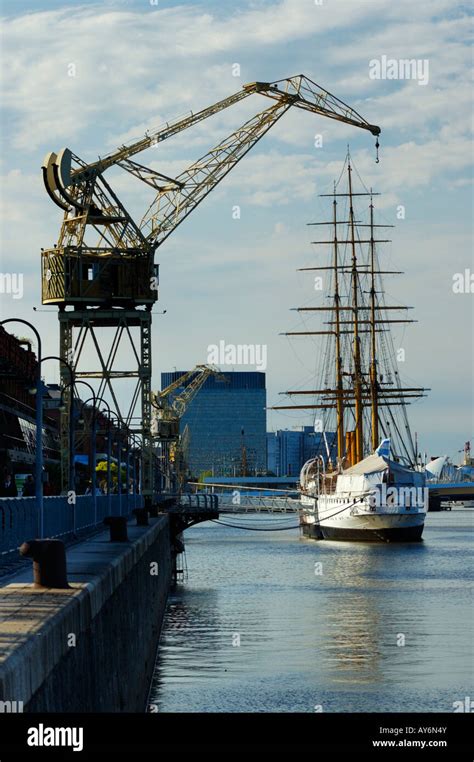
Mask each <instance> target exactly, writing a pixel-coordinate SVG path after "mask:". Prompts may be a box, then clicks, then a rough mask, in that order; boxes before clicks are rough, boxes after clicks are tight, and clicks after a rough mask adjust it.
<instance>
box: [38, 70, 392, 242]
mask: <svg viewBox="0 0 474 762" xmlns="http://www.w3.org/2000/svg"><path fill="white" fill-rule="evenodd" d="M256 93H257V94H260V95H263V96H266V97H267V98H270V99H272V100H273V101H274V102H275V103H274V104H273V105H272V106H271V107H269V108H268V109H265V110H263V111H261V112H260V113H258V114H257V115H256V116H254V117H252V118H251V119H249V120H248V121H247V122H246V123H245V124H243V125H242V126H241V127H239V128H238V129H237V130H235V131H234V132H233V133H232V134H231V135H229V136H228V137H227V138H226V139H225V140H223V141H221V142H220V143H219V144H218V145H217V146H215V147H214V148H213V149H211V151H209V152H208V153H207V154H205V155H204V156H203V157H201V158H200V159H199V160H198V161H197V162H194V163H193V164H192V165H191V166H190V167H188V169H187V170H185V171H184V172H182V173H181V174H180V175H179V176H178V177H177V178H170V177H167V176H166V175H163V174H161V173H159V172H156V171H155V170H152V169H150V168H148V167H144V166H142V165H140V164H138V163H136V162H134V161H132V157H133V156H135V155H136V154H138V153H140V152H141V151H144V150H146V149H148V148H151V147H152V146H155V145H157V144H158V143H160V142H162V141H164V140H166V139H167V138H169V137H171V136H173V135H176V134H177V133H179V132H182V131H183V130H186V129H188V128H189V127H192V126H193V125H195V124H197V123H198V122H201V121H203V120H204V119H207V118H208V117H210V116H212V115H214V114H217V113H219V112H220V111H222V110H224V109H226V108H228V107H230V106H232V105H234V104H236V103H238V102H240V101H242V100H243V99H244V98H247V97H248V96H250V95H252V94H256ZM292 106H294V107H296V108H301V109H303V110H305V111H310V112H312V113H315V114H320V115H322V116H326V117H328V118H330V119H335V120H337V121H340V122H343V123H345V124H350V125H353V126H355V127H359V128H361V129H364V130H367V131H369V132H370V133H371V134H373V135H375V136H378V135H379V134H380V128H379V127H377V126H376V125H373V124H370V123H369V122H367V121H366V120H365V119H364V118H363V117H362V116H361V115H360V114H359V113H358V112H357V111H355V110H354V109H352V108H351V107H350V106H348V105H347V104H345V103H344V102H343V101H341V100H339V99H338V98H336V97H335V96H334V95H332V94H331V93H329V92H328V91H327V90H324V88H322V87H320V86H319V85H317V84H316V83H315V82H313V81H312V80H310V79H309V78H307V77H305V76H304V75H298V76H296V77H289V78H287V79H282V80H278V81H276V82H272V83H271V82H251V83H249V84H247V85H244V86H243V88H242V90H240V91H238V92H237V93H234V94H233V95H231V96H229V97H227V98H224V99H222V100H220V101H218V102H217V103H214V104H213V105H211V106H208V107H207V108H205V109H202V110H201V111H198V112H196V113H192V112H190V113H189V114H188V115H186V116H185V117H183V118H180V119H177V120H175V121H174V122H168V123H166V124H165V125H164V126H162V127H160V128H159V129H158V130H156V131H155V132H152V133H151V134H148V133H147V134H145V136H144V137H142V138H140V139H139V140H137V141H135V142H133V143H131V144H129V145H123V146H121V147H120V148H118V149H117V150H116V151H115V152H113V153H111V154H109V155H107V156H105V157H102V158H99V159H98V161H95V162H92V163H90V164H87V163H85V162H84V161H83V160H81V159H80V158H79V157H78V156H76V155H75V154H73V153H72V152H71V151H70V150H69V149H63V150H62V151H60V152H59V153H58V154H56V153H50V154H48V155H47V156H46V158H45V161H44V163H43V179H44V183H45V186H46V189H47V192H48V194H49V195H50V197H51V198H52V199H53V200H54V201H55V202H56V203H57V204H58V206H60V207H61V208H62V209H63V210H64V211H65V217H67V215H68V213H69V210H70V209H73V208H75V209H76V210H78V212H79V213H80V214H84V213H85V214H86V216H85V217H84V224H90V223H91V222H92V224H95V225H97V224H101V225H103V226H105V225H107V226H108V231H109V234H110V243H111V246H115V247H116V248H119V249H123V248H132V247H133V246H135V247H137V248H138V247H142V248H143V245H144V243H145V241H146V248H147V249H148V251H149V252H150V253H151V252H152V251H154V250H155V249H156V248H157V246H159V245H160V244H161V243H162V242H163V241H164V240H165V238H167V237H168V235H170V233H171V232H172V231H173V230H174V229H175V228H176V227H177V226H178V225H179V224H180V223H181V222H182V221H183V220H184V219H185V218H186V217H187V216H188V215H189V214H190V212H191V211H192V210H193V209H194V208H196V206H197V205H198V204H199V203H200V201H202V200H203V199H204V198H205V197H206V196H207V194H208V193H209V192H210V191H211V190H212V189H213V188H214V187H215V186H216V185H217V183H218V182H220V180H222V178H223V177H225V175H226V174H227V173H228V172H229V171H230V170H231V169H232V168H233V167H234V166H235V165H236V164H237V162H238V161H240V159H241V158H243V156H244V155H245V154H246V153H247V152H248V151H249V150H250V149H251V148H252V147H253V146H254V145H255V144H256V143H257V142H258V140H260V138H261V137H263V135H264V134H265V133H266V132H267V131H268V130H269V129H270V128H271V127H272V126H273V125H274V124H275V123H276V122H277V121H278V119H279V118H280V117H281V116H282V115H283V114H284V113H285V112H286V111H287V110H288V109H289V108H290V107H292ZM377 145H378V139H377ZM112 166H119V167H121V168H122V169H124V170H125V171H127V172H129V173H131V174H132V175H134V176H135V177H137V178H139V179H140V180H142V181H143V182H145V183H147V184H148V185H150V186H152V187H153V188H154V189H155V190H156V191H157V193H156V197H155V199H154V201H153V202H152V203H151V205H150V207H149V209H148V211H147V212H146V214H145V215H144V216H143V218H142V221H141V223H140V225H139V229H140V230H139V231H137V226H136V224H135V223H134V222H133V220H132V218H131V217H130V216H128V220H127V214H126V213H125V214H124V210H123V208H122V207H120V208H119V207H118V205H117V199H112V203H109V204H106V203H105V202H104V194H103V193H102V197H101V195H100V191H99V190H98V188H99V186H100V183H103V184H105V180H104V179H103V177H102V176H103V173H104V172H105V171H106V170H107V169H108V168H110V167H112ZM105 191H106V193H105V201H107V200H109V201H110V187H108V186H107V187H106V189H105ZM92 217H93V219H91V218H92ZM124 224H125V228H124V227H123V225H124ZM104 238H105V236H104ZM77 239H78V240H79V239H80V236H77ZM71 243H73V241H72V240H68V245H71Z"/></svg>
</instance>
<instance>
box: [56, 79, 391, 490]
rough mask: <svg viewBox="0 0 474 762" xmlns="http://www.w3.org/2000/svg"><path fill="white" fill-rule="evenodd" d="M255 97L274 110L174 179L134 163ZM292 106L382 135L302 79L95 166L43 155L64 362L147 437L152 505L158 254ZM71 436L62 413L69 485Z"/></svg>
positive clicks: (209, 111) (64, 379) (240, 95)
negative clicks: (124, 179) (131, 199)
mask: <svg viewBox="0 0 474 762" xmlns="http://www.w3.org/2000/svg"><path fill="white" fill-rule="evenodd" d="M254 94H259V95H262V96H265V97H267V98H268V99H270V100H271V101H272V103H271V105H270V106H268V107H267V108H266V109H264V110H263V111H260V112H259V113H257V114H256V115H255V116H253V117H252V118H250V119H248V120H247V121H246V122H245V123H244V124H243V125H241V126H240V127H239V128H238V129H237V130H235V131H234V132H233V133H231V134H230V135H229V136H228V137H226V138H225V139H224V140H222V141H221V142H220V143H219V144H218V145H217V146H215V147H214V148H212V149H211V150H210V151H208V153H206V154H205V155H204V156H202V157H201V158H200V159H198V160H197V161H195V162H194V163H192V164H191V165H190V166H189V167H188V168H187V169H185V170H184V171H183V172H181V173H180V174H179V175H178V176H177V177H175V178H171V177H168V176H166V175H164V174H162V173H160V172H158V171H156V170H155V169H151V168H149V167H147V166H144V165H142V164H139V163H138V162H137V161H135V160H134V157H136V155H137V154H139V153H141V152H142V151H145V150H146V149H149V148H153V147H157V146H158V145H159V144H160V143H161V142H162V141H164V140H166V139H168V138H170V137H172V136H173V135H176V134H178V133H180V132H182V131H183V130H186V129H189V128H190V127H192V126H193V125H196V124H198V123H199V122H202V121H203V120H205V119H207V118H208V117H210V116H212V115H214V114H217V113H219V112H220V111H223V110H224V109H226V108H228V107H230V106H232V105H234V104H236V103H239V102H240V101H242V100H244V99H245V98H248V97H250V96H252V95H254ZM292 106H293V107H295V108H298V109H303V110H304V111H310V112H312V113H314V114H317V115H321V116H326V117H328V118H330V119H335V120H337V121H340V122H344V123H345V124H349V125H353V126H354V127H359V128H361V129H364V130H368V131H369V132H370V133H372V135H375V136H378V135H379V133H380V129H379V127H377V126H375V125H373V124H369V123H368V122H367V121H366V120H365V119H364V118H363V117H362V116H360V114H358V113H357V112H356V111H354V109H352V108H351V107H350V106H348V105H346V104H345V103H343V102H342V101H341V100H339V99H338V98H336V97H335V96H334V95H331V93H329V92H328V91H326V90H324V89H323V88H322V87H320V86H319V85H317V84H316V83H314V82H313V81H312V80H310V79H308V78H307V77H305V76H304V75H302V74H301V75H298V76H294V77H289V78H287V79H282V80H278V81H275V82H252V83H250V84H247V85H244V86H243V88H242V89H241V90H240V91H238V92H237V93H235V94H234V95H231V96H229V97H227V98H224V99H223V100H220V101H218V102H217V103H214V104H213V105H212V106H208V107H207V108H205V109H202V110H201V111H197V112H190V113H189V114H188V115H186V116H185V117H183V118H179V119H176V120H174V121H170V122H167V123H166V124H164V125H162V126H161V127H160V128H159V129H157V130H155V131H153V132H151V133H150V134H149V133H148V132H147V133H146V134H145V135H144V136H143V137H142V138H140V139H139V140H137V141H134V142H131V143H129V144H128V145H122V146H120V147H119V148H118V149H117V150H116V151H114V152H112V153H110V154H108V155H106V156H103V157H99V158H98V159H97V160H96V161H93V162H91V163H88V162H86V161H84V160H83V159H81V158H80V157H79V156H77V155H76V154H75V153H73V152H72V151H71V150H70V149H69V148H63V149H62V150H60V151H58V152H57V153H55V152H51V153H48V154H47V156H46V157H45V159H44V162H43V165H42V172H43V180H44V185H45V188H46V191H47V193H48V195H49V196H50V198H51V199H52V201H54V203H55V204H57V206H59V207H60V208H61V210H62V211H63V215H64V216H63V222H62V226H61V231H60V234H59V240H58V242H57V244H56V245H55V246H54V247H53V248H50V249H44V250H43V251H42V254H41V260H42V302H43V304H55V305H57V306H58V309H59V326H60V349H59V351H60V356H61V358H62V359H64V360H66V361H67V362H68V363H69V364H70V365H71V366H72V367H73V369H74V372H75V377H76V379H80V378H81V377H82V378H88V379H90V378H97V379H100V382H99V383H100V386H99V392H98V394H99V396H101V395H102V394H103V393H106V392H107V393H108V395H109V396H110V397H111V399H112V400H113V404H114V406H115V409H116V411H117V413H118V415H119V418H120V420H121V421H123V423H124V424H126V425H127V426H128V427H129V428H130V429H131V430H132V431H135V432H136V433H138V434H139V435H141V437H142V471H141V473H142V491H143V494H144V495H145V499H146V500H147V502H149V501H150V500H151V499H152V495H153V492H154V475H153V462H154V454H153V436H152V433H151V369H152V365H151V310H152V307H153V304H154V303H155V301H156V300H157V298H158V265H157V264H155V252H156V250H157V248H158V247H159V246H160V245H161V244H162V243H163V242H164V241H165V240H166V239H167V238H168V236H169V235H171V233H172V232H173V231H174V230H175V229H176V228H177V227H178V225H180V223H181V222H182V221H183V220H184V219H185V218H186V217H187V216H188V215H189V214H190V213H191V212H192V211H193V210H194V209H195V208H196V207H197V206H198V204H200V203H201V201H203V199H204V198H205V197H206V196H207V195H208V194H209V193H210V192H211V191H212V190H213V189H214V188H215V187H216V185H217V184H218V183H219V182H220V181H221V180H222V179H223V178H224V177H225V176H226V175H227V174H228V173H229V172H230V171H231V170H232V169H233V167H235V165H236V164H237V163H238V162H239V161H240V160H241V159H242V158H243V157H244V156H245V155H246V153H247V152H248V151H249V150H250V149H251V148H252V147H253V146H254V145H255V144H256V143H257V142H258V141H259V140H260V139H261V138H262V137H263V135H265V133H266V132H268V130H269V129H270V128H271V127H272V126H273V125H274V124H276V122H277V121H278V120H279V119H280V118H281V117H282V116H283V115H284V114H285V113H286V111H288V110H289V109H290V108H291V107H292ZM376 145H377V146H378V138H377V143H376ZM154 158H156V153H155V155H154ZM117 168H119V169H121V170H124V171H125V172H127V173H129V174H130V175H132V176H133V177H135V178H137V179H139V180H141V181H142V182H143V183H145V184H146V185H147V186H149V187H150V188H151V191H150V192H151V193H152V200H151V203H150V204H149V206H148V209H147V210H146V211H145V213H144V214H143V216H142V217H141V219H140V221H136V220H135V219H134V218H133V217H132V214H131V213H130V212H129V211H127V209H126V208H125V205H124V204H123V203H122V201H121V200H120V199H119V197H118V195H117V193H116V192H115V191H114V190H113V188H112V185H111V184H110V183H109V181H108V179H106V177H105V175H106V172H107V170H112V169H115V170H116V169H117ZM109 179H112V181H113V178H109ZM102 329H110V331H109V335H110V339H111V340H110V343H109V345H108V346H109V348H108V349H107V351H105V350H104V342H103V340H102V338H101V337H100V336H99V333H100V332H101V331H102ZM124 340H127V341H129V343H130V352H129V358H130V359H129V362H130V361H133V364H134V367H129V368H126V369H125V370H124V369H122V368H118V367H117V363H118V361H117V355H118V353H119V348H120V346H121V344H122V342H123V341H124ZM86 341H88V342H89V344H90V345H91V347H92V348H93V350H94V352H95V355H96V362H95V363H94V364H95V367H93V368H85V367H84V362H83V360H84V355H85V352H84V351H83V350H84V346H85V343H86ZM60 372H61V383H62V386H63V393H64V399H65V401H66V402H67V403H68V405H70V404H71V399H72V396H73V393H74V392H73V390H72V389H71V385H70V384H68V381H69V377H68V370H67V366H65V365H64V363H61V370H60ZM123 378H132V379H136V386H135V391H134V393H133V394H132V395H131V397H130V395H129V399H130V403H129V405H127V410H122V409H121V406H120V404H119V398H118V396H117V392H116V381H117V380H118V379H123ZM138 406H139V407H140V414H139V415H138V416H137V415H136V414H135V411H136V409H137V408H138ZM67 431H68V414H67V412H64V413H63V414H62V419H61V453H62V461H61V463H62V466H61V470H62V475H63V487H64V486H65V485H66V482H67V473H68V458H69V450H68V446H67Z"/></svg>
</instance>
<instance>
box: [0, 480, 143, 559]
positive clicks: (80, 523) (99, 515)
mask: <svg viewBox="0 0 474 762" xmlns="http://www.w3.org/2000/svg"><path fill="white" fill-rule="evenodd" d="M143 506H144V499H143V496H142V495H127V494H125V495H112V496H111V497H110V498H109V497H107V495H100V496H97V497H96V505H94V499H93V497H92V495H81V496H79V497H77V498H76V504H75V505H73V504H70V503H68V499H67V497H66V496H64V497H63V496H61V497H45V498H44V536H45V537H63V536H66V535H68V534H72V533H73V532H74V527H75V529H76V531H81V530H85V529H92V528H94V527H95V526H97V527H98V526H100V525H101V524H102V523H103V521H104V518H105V517H106V516H111V515H113V516H120V515H122V516H128V515H129V514H130V513H131V512H132V511H133V510H134V509H135V508H143ZM74 514H75V515H74ZM37 528H38V513H37V506H36V499H35V498H34V497H11V498H10V497H2V498H0V563H1V557H2V555H4V554H6V553H12V552H14V551H17V549H18V547H19V546H20V545H21V544H22V543H23V542H25V540H31V539H32V538H35V537H37V531H38V529H37Z"/></svg>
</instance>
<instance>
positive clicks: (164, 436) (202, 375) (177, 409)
mask: <svg viewBox="0 0 474 762" xmlns="http://www.w3.org/2000/svg"><path fill="white" fill-rule="evenodd" d="M210 376H214V377H215V378H216V379H218V380H220V381H223V382H224V383H225V382H226V381H227V379H226V377H225V375H223V374H222V373H221V372H220V370H219V368H216V367H215V366H214V365H196V367H195V368H193V369H192V370H189V371H187V372H186V373H183V374H181V375H180V376H179V377H178V378H177V379H175V380H174V381H173V382H172V383H171V384H169V385H168V386H167V387H166V388H165V389H163V390H162V391H161V392H152V396H151V403H152V406H153V414H152V434H153V436H154V437H156V439H157V441H159V442H160V444H161V448H162V455H163V458H164V462H163V463H162V468H163V470H164V472H165V474H167V476H168V480H169V481H173V479H172V474H174V475H175V476H176V479H177V482H178V484H177V485H175V486H177V487H178V488H181V487H182V486H183V482H184V475H185V471H186V468H187V465H186V457H187V449H188V447H189V439H190V432H189V427H188V426H185V428H184V430H183V432H180V421H181V418H182V417H183V415H184V413H185V412H186V409H187V407H188V405H189V404H190V402H191V401H192V400H193V399H194V397H195V396H196V394H197V393H198V391H199V390H200V389H201V388H202V386H203V385H204V384H205V383H206V381H207V379H208V378H209V377H210ZM178 390H181V391H179V393H178V394H176V396H173V393H174V392H176V391H178Z"/></svg>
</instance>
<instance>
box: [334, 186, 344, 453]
mask: <svg viewBox="0 0 474 762" xmlns="http://www.w3.org/2000/svg"><path fill="white" fill-rule="evenodd" d="M332 205H333V222H334V309H335V313H336V337H335V338H336V389H337V392H336V419H337V464H338V466H339V464H340V463H341V462H342V459H343V457H344V394H343V386H342V358H341V318H340V307H341V301H340V295H339V275H338V269H339V266H338V241H337V201H336V185H335V184H334V199H333V202H332Z"/></svg>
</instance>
